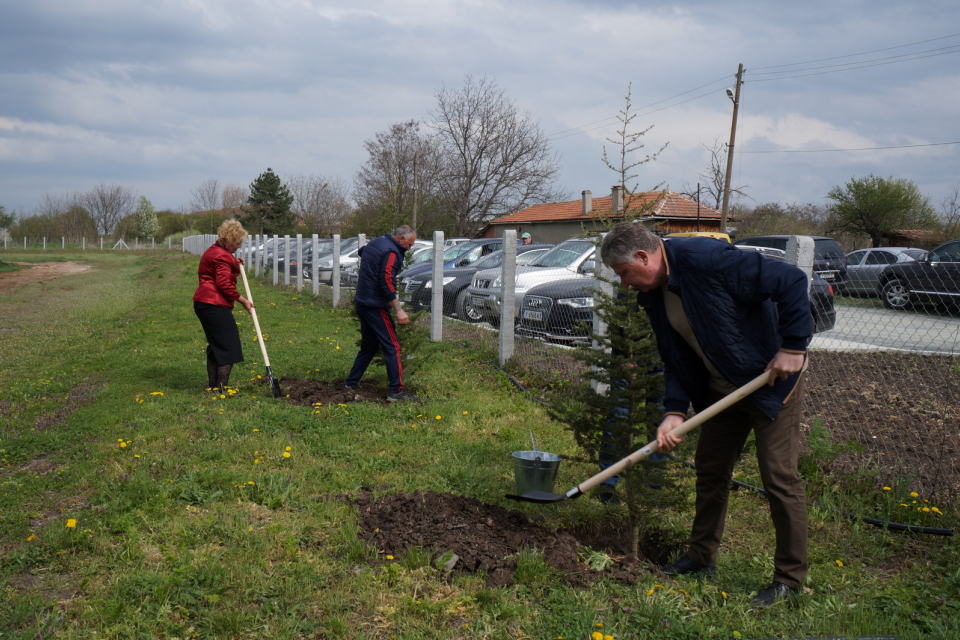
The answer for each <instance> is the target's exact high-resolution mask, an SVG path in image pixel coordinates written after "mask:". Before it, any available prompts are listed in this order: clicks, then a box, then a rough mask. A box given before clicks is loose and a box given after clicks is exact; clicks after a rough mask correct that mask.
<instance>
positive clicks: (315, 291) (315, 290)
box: [298, 233, 320, 295]
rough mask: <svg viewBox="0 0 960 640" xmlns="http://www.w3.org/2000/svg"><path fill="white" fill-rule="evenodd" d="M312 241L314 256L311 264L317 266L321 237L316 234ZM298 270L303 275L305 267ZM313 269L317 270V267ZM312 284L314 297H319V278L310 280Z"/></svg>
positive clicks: (311, 249)
mask: <svg viewBox="0 0 960 640" xmlns="http://www.w3.org/2000/svg"><path fill="white" fill-rule="evenodd" d="M310 239H311V241H312V242H310V251H311V252H312V255H313V260H311V261H310V264H311V265H316V264H317V245H318V244H319V243H320V236H319V235H317V234H316V233H315V234H313V235H312V236H311V237H310ZM298 268H299V269H300V273H303V265H300V267H298ZM311 268H312V269H316V266H312V267H311ZM310 282H311V288H312V289H313V295H317V294H318V293H320V290H319V289H318V288H317V285H318V282H317V276H313V278H311V279H310Z"/></svg>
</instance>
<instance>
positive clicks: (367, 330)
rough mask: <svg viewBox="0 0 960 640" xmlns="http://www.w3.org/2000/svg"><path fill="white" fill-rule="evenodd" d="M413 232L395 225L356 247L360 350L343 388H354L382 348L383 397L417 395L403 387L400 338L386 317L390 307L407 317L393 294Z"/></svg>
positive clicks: (392, 399) (399, 318)
mask: <svg viewBox="0 0 960 640" xmlns="http://www.w3.org/2000/svg"><path fill="white" fill-rule="evenodd" d="M416 239H417V233H416V232H415V231H414V230H413V228H411V227H409V226H408V225H403V226H400V227H397V228H396V229H395V230H394V231H393V233H392V234H389V233H388V234H385V235H382V236H380V237H379V238H374V239H373V240H371V241H370V242H369V243H367V245H366V246H364V247H363V248H362V249H360V251H359V254H360V257H361V261H360V272H359V274H358V276H357V291H356V293H355V294H354V297H353V301H354V304H355V305H356V309H357V317H359V318H360V352H359V353H357V358H356V360H354V362H353V368H352V369H351V370H350V375H348V376H347V380H346V382H345V385H344V386H346V387H347V388H356V387H357V385H359V384H360V378H362V377H363V374H364V372H365V371H366V370H367V367H368V366H369V365H370V361H371V360H373V358H374V356H375V355H377V351H378V350H379V349H383V360H384V362H386V364H387V378H388V380H389V381H390V387H389V391H390V392H389V394H388V395H387V400H389V401H390V402H403V401H405V400H406V401H413V402H416V401H417V398H416V397H415V396H412V395H410V394H409V393H407V392H406V391H405V390H404V389H403V365H402V364H401V362H400V341H399V340H397V330H396V327H395V326H394V324H393V318H391V317H390V311H389V310H390V309H393V311H394V313H396V315H397V322H399V323H400V324H407V323H408V322H410V318H409V317H408V316H407V313H406V311H404V310H403V307H401V306H400V300H399V299H398V297H397V274H398V273H399V272H400V270H401V269H402V268H403V254H405V253H406V252H407V250H408V249H410V247H412V246H413V242H414V241H415V240H416Z"/></svg>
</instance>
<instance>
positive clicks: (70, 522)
mask: <svg viewBox="0 0 960 640" xmlns="http://www.w3.org/2000/svg"><path fill="white" fill-rule="evenodd" d="M75 526H77V521H76V520H74V519H73V518H70V519H69V520H67V529H73V528H74V527H75Z"/></svg>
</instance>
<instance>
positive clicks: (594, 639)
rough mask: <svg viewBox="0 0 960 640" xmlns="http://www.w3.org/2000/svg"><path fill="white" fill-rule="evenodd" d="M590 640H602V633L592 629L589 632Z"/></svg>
mask: <svg viewBox="0 0 960 640" xmlns="http://www.w3.org/2000/svg"><path fill="white" fill-rule="evenodd" d="M590 638H591V640H603V634H602V633H600V632H599V631H594V632H593V633H591V634H590Z"/></svg>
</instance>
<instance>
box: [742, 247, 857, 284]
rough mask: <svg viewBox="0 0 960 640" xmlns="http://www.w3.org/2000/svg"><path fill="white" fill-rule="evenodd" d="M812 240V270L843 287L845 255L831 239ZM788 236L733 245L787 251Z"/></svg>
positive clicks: (845, 279)
mask: <svg viewBox="0 0 960 640" xmlns="http://www.w3.org/2000/svg"><path fill="white" fill-rule="evenodd" d="M810 237H811V238H813V270H814V272H816V273H818V274H819V275H820V277H821V278H823V279H824V280H826V281H827V282H828V283H830V284H832V285H833V286H835V287H841V288H842V287H843V285H844V284H845V283H846V281H847V255H846V254H845V253H844V252H843V249H841V248H840V245H839V244H837V241H836V240H834V239H833V238H828V237H826V236H810ZM789 238H790V236H755V237H753V238H744V239H743V240H737V241H736V242H734V243H733V244H735V245H737V246H748V247H772V248H774V249H780V250H781V251H786V250H787V240H788V239H789Z"/></svg>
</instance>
